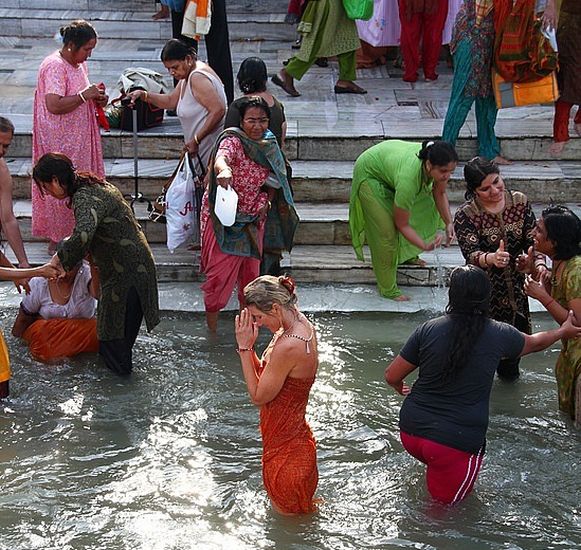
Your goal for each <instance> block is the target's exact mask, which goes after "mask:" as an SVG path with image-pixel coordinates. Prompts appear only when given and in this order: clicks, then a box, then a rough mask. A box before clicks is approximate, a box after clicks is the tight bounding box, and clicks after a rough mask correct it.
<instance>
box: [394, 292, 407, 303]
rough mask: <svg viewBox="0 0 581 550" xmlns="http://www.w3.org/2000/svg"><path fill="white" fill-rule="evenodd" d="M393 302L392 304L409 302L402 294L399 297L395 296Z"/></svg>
mask: <svg viewBox="0 0 581 550" xmlns="http://www.w3.org/2000/svg"><path fill="white" fill-rule="evenodd" d="M393 300H394V302H409V301H410V297H409V296H405V295H404V294H402V295H401V296H396V297H395V298H394V299H393Z"/></svg>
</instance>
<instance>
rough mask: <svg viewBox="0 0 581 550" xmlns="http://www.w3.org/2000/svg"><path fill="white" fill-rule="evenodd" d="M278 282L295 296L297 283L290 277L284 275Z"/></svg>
mask: <svg viewBox="0 0 581 550" xmlns="http://www.w3.org/2000/svg"><path fill="white" fill-rule="evenodd" d="M278 282H279V283H280V284H281V285H282V286H284V288H286V289H287V291H288V293H289V294H290V295H291V296H293V295H294V293H295V288H296V285H295V282H294V281H293V279H292V278H291V277H290V276H289V275H282V276H281V277H279V278H278Z"/></svg>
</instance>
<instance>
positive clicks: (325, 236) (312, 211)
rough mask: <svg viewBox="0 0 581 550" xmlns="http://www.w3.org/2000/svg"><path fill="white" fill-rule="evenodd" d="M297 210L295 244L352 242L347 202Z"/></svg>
mask: <svg viewBox="0 0 581 550" xmlns="http://www.w3.org/2000/svg"><path fill="white" fill-rule="evenodd" d="M566 204H567V206H569V208H571V209H572V210H573V211H575V212H576V213H577V215H579V216H581V205H580V204H577V203H566ZM458 206H459V205H458V204H456V203H452V204H451V205H450V209H451V211H452V215H454V212H455V211H456V209H457V208H458ZM545 206H546V204H538V203H533V210H534V212H535V215H536V216H537V218H538V217H539V216H540V214H541V211H542V210H543V208H545ZM296 209H297V213H298V215H299V218H300V220H301V221H300V223H299V226H298V228H297V232H296V234H295V241H294V242H295V244H296V245H313V246H321V247H324V246H350V245H351V236H350V233H349V221H348V220H349V205H348V204H321V203H318V204H317V203H297V205H296ZM135 210H136V215H137V218H138V220H139V223H140V224H141V227H142V228H143V231H144V233H145V236H146V238H147V240H148V242H149V243H151V244H158V243H165V242H166V240H167V234H166V226H165V225H164V224H160V223H155V222H152V221H150V220H149V219H148V218H147V211H146V206H145V204H144V203H137V204H136V205H135ZM14 213H15V215H16V217H17V218H18V223H19V226H20V231H21V233H22V238H23V239H24V240H25V241H28V242H30V241H36V240H38V239H36V238H35V237H33V236H32V203H31V201H29V200H19V201H16V202H15V204H14Z"/></svg>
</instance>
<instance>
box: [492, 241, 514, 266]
mask: <svg viewBox="0 0 581 550" xmlns="http://www.w3.org/2000/svg"><path fill="white" fill-rule="evenodd" d="M490 256H491V258H492V265H493V266H494V267H497V268H498V269H504V268H505V267H507V266H508V264H509V262H510V254H509V253H508V252H506V250H504V241H503V240H502V239H500V244H499V245H498V250H497V251H496V252H494V253H493V254H491V255H490Z"/></svg>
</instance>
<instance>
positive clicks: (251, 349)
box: [236, 348, 254, 353]
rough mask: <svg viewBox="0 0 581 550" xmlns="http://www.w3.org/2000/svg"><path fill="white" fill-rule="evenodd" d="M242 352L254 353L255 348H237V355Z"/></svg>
mask: <svg viewBox="0 0 581 550" xmlns="http://www.w3.org/2000/svg"><path fill="white" fill-rule="evenodd" d="M242 351H254V348H236V353H240V352H242Z"/></svg>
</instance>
